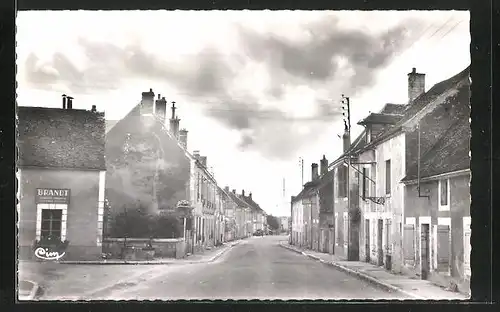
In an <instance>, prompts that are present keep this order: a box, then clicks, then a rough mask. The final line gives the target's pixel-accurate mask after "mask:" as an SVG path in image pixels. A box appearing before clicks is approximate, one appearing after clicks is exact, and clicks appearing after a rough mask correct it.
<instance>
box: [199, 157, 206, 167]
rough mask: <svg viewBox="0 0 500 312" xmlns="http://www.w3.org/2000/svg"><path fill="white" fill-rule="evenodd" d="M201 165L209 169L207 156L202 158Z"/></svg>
mask: <svg viewBox="0 0 500 312" xmlns="http://www.w3.org/2000/svg"><path fill="white" fill-rule="evenodd" d="M200 163H201V164H202V165H203V167H205V168H206V167H207V156H200Z"/></svg>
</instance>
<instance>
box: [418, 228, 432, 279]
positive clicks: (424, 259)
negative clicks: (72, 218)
mask: <svg viewBox="0 0 500 312" xmlns="http://www.w3.org/2000/svg"><path fill="white" fill-rule="evenodd" d="M420 229H421V230H420V231H421V232H420V278H421V279H423V280H426V279H427V276H428V275H429V264H430V261H429V260H430V250H429V224H427V223H424V224H421V226H420Z"/></svg>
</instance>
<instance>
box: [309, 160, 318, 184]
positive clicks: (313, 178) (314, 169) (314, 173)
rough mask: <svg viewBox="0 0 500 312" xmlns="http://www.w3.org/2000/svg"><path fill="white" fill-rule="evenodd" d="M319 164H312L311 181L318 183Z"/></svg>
mask: <svg viewBox="0 0 500 312" xmlns="http://www.w3.org/2000/svg"><path fill="white" fill-rule="evenodd" d="M318 177H319V175H318V164H317V163H312V164H311V181H316V180H317V179H318Z"/></svg>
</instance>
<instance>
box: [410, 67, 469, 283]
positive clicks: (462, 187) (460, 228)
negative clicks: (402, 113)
mask: <svg viewBox="0 0 500 312" xmlns="http://www.w3.org/2000/svg"><path fill="white" fill-rule="evenodd" d="M468 77H469V71H468V69H466V70H465V71H462V72H461V73H459V74H458V75H456V76H454V77H452V78H450V79H449V80H447V81H444V83H442V84H441V86H442V87H443V90H445V91H444V92H443V93H445V94H450V93H451V94H450V95H449V96H447V97H443V99H442V100H440V101H438V102H437V103H432V102H430V103H429V105H433V104H434V105H435V106H434V107H432V109H429V113H428V114H426V115H424V116H422V118H421V119H420V122H419V126H420V127H419V128H420V133H419V128H417V129H415V130H414V131H413V132H412V131H411V129H412V128H409V130H407V132H406V136H407V140H408V141H410V140H412V139H413V140H414V138H415V135H416V137H417V139H416V144H415V145H417V152H416V157H415V156H414V154H412V153H411V152H412V151H411V150H410V151H409V152H410V153H408V151H407V154H410V155H412V156H413V157H415V158H413V159H414V160H416V161H413V162H408V163H409V168H408V169H407V171H406V176H405V177H404V179H402V184H403V185H404V187H405V195H404V196H405V220H404V230H403V242H404V244H403V249H404V255H403V257H404V258H403V261H404V269H410V270H411V271H412V272H416V273H417V274H419V275H420V277H421V278H424V279H430V280H434V281H436V282H439V283H441V284H446V285H450V284H451V285H454V287H456V288H458V289H459V290H461V291H463V292H470V259H469V257H470V234H471V231H470V195H469V194H470V189H469V181H470V156H469V150H470V149H469V147H470V144H469V140H470V137H471V132H470V125H469V116H470V105H469V87H470V82H469V79H468ZM450 91H451V92H450ZM448 92H450V93H448ZM442 127H444V128H446V127H447V129H444V130H443V129H442ZM436 128H437V129H439V136H438V137H437V140H436V139H434V138H433V137H432V140H431V142H430V143H429V142H428V140H429V138H428V137H427V135H426V134H423V133H424V132H428V131H429V130H428V129H431V130H430V131H433V130H434V129H436ZM430 131H429V132H430ZM414 132H416V133H414ZM418 145H421V146H424V148H426V150H424V151H422V147H421V148H420V149H419V148H418ZM408 147H409V146H407V148H408ZM419 150H420V152H419Z"/></svg>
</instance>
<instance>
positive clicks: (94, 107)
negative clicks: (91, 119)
mask: <svg viewBox="0 0 500 312" xmlns="http://www.w3.org/2000/svg"><path fill="white" fill-rule="evenodd" d="M96 111H97V106H95V105H92V109H91V112H93V113H95V112H96Z"/></svg>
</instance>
